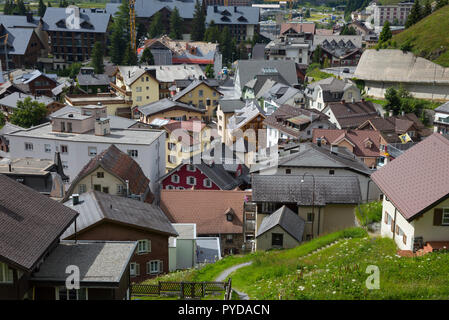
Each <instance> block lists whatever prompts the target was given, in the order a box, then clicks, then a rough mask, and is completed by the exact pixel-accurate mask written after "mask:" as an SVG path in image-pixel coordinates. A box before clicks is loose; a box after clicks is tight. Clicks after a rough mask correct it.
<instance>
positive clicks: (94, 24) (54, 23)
mask: <svg viewBox="0 0 449 320" xmlns="http://www.w3.org/2000/svg"><path fill="white" fill-rule="evenodd" d="M79 10H80V28H71V27H70V25H69V26H68V25H67V23H66V21H67V20H69V19H68V18H69V17H70V16H71V15H72V12H71V11H70V10H67V8H57V7H48V8H47V10H46V11H45V15H44V16H43V17H42V20H43V30H44V31H64V32H89V33H106V32H107V29H108V25H109V21H110V20H111V15H110V14H109V13H104V12H96V11H95V10H94V9H79ZM84 22H85V23H87V26H91V27H87V26H85V27H83V23H84Z"/></svg>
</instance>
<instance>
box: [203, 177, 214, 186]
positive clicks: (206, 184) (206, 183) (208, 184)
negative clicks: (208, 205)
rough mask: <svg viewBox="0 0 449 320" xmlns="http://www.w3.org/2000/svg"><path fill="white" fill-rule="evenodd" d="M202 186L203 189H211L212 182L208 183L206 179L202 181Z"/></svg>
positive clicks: (208, 180)
mask: <svg viewBox="0 0 449 320" xmlns="http://www.w3.org/2000/svg"><path fill="white" fill-rule="evenodd" d="M203 186H204V187H205V188H211V187H212V181H210V179H208V178H206V179H204V180H203Z"/></svg>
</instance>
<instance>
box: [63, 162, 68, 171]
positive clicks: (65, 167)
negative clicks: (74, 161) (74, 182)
mask: <svg viewBox="0 0 449 320" xmlns="http://www.w3.org/2000/svg"><path fill="white" fill-rule="evenodd" d="M62 168H63V169H68V168H69V164H68V163H67V161H62Z"/></svg>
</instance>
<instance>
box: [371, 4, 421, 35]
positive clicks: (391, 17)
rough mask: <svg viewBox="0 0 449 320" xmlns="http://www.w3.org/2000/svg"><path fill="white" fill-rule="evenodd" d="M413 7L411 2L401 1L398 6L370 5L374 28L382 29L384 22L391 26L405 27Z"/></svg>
mask: <svg viewBox="0 0 449 320" xmlns="http://www.w3.org/2000/svg"><path fill="white" fill-rule="evenodd" d="M412 7H413V1H403V2H399V3H398V4H389V5H379V4H377V3H374V4H373V5H372V16H371V17H372V19H373V20H374V27H378V28H382V26H383V25H384V24H385V22H386V21H388V22H389V23H390V24H392V25H401V26H403V25H405V22H406V21H407V18H408V16H409V14H410V12H411V9H412Z"/></svg>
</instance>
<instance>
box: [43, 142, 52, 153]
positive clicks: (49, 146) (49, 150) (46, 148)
mask: <svg viewBox="0 0 449 320" xmlns="http://www.w3.org/2000/svg"><path fill="white" fill-rule="evenodd" d="M44 149H45V152H47V153H50V152H51V145H49V144H44Z"/></svg>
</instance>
